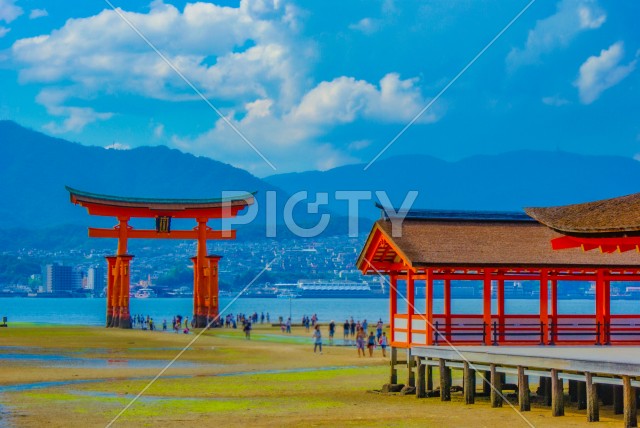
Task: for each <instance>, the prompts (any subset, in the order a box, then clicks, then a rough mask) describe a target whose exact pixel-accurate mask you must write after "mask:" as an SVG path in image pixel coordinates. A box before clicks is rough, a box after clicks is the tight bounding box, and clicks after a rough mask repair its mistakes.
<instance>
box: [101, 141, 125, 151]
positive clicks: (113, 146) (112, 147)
mask: <svg viewBox="0 0 640 428" xmlns="http://www.w3.org/2000/svg"><path fill="white" fill-rule="evenodd" d="M105 149H107V150H131V146H129V145H127V144H122V143H118V142H114V143H113V144H109V145H108V146H105Z"/></svg>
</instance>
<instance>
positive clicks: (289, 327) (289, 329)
mask: <svg viewBox="0 0 640 428" xmlns="http://www.w3.org/2000/svg"><path fill="white" fill-rule="evenodd" d="M287 333H289V334H291V318H287Z"/></svg>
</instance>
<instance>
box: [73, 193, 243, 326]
mask: <svg viewBox="0 0 640 428" xmlns="http://www.w3.org/2000/svg"><path fill="white" fill-rule="evenodd" d="M66 189H67V191H68V192H69V195H70V197H71V202H72V203H74V204H76V205H80V206H83V207H85V208H86V209H87V211H88V213H89V214H90V215H98V216H110V217H115V218H117V219H118V224H117V225H116V226H115V227H114V228H113V229H100V228H93V227H90V228H89V236H90V237H92V238H117V239H118V249H117V252H116V254H115V255H113V256H107V257H106V259H107V268H108V269H107V327H121V328H131V317H130V313H129V280H130V278H129V264H130V262H131V259H133V255H131V254H128V253H127V241H128V239H129V238H141V239H196V240H197V241H198V247H197V254H196V256H195V257H193V258H192V259H191V260H192V261H193V281H194V288H193V319H194V321H195V326H196V327H204V326H206V325H207V323H208V321H209V320H211V319H213V318H215V317H216V316H217V315H218V310H219V306H218V262H219V260H220V256H215V255H207V240H209V239H235V236H236V232H235V230H229V231H221V230H213V229H211V228H210V227H209V226H207V222H208V221H209V220H210V219H218V218H229V217H235V216H236V215H237V214H238V212H239V211H241V210H242V209H244V208H245V207H246V206H248V205H251V204H253V202H254V194H252V193H251V194H246V195H241V196H237V197H232V198H214V199H156V198H129V197H122V196H111V195H100V194H96V193H89V192H83V191H81V190H77V189H73V188H71V187H68V186H67V187H66ZM131 218H155V220H156V228H155V230H143V229H134V228H133V227H131V226H129V224H128V223H129V220H131ZM172 218H181V219H182V218H192V219H195V220H196V221H197V223H198V224H197V226H196V227H195V228H194V229H193V230H171V219H172Z"/></svg>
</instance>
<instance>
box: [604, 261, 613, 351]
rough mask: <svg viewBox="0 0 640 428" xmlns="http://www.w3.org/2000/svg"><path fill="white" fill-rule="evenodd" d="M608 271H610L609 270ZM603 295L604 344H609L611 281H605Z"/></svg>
mask: <svg viewBox="0 0 640 428" xmlns="http://www.w3.org/2000/svg"><path fill="white" fill-rule="evenodd" d="M607 273H608V272H607ZM602 291H603V296H602V304H603V307H602V312H603V313H602V318H603V321H604V327H603V329H602V334H603V337H602V344H603V345H608V344H609V343H610V341H611V338H610V335H609V332H610V330H611V327H610V326H611V281H604V284H603V287H602Z"/></svg>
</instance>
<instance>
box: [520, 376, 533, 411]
mask: <svg viewBox="0 0 640 428" xmlns="http://www.w3.org/2000/svg"><path fill="white" fill-rule="evenodd" d="M530 396H531V394H530V391H529V376H527V375H526V374H524V367H522V366H518V404H519V405H520V411H521V412H528V411H530V410H531V400H530V398H531V397H530Z"/></svg>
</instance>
